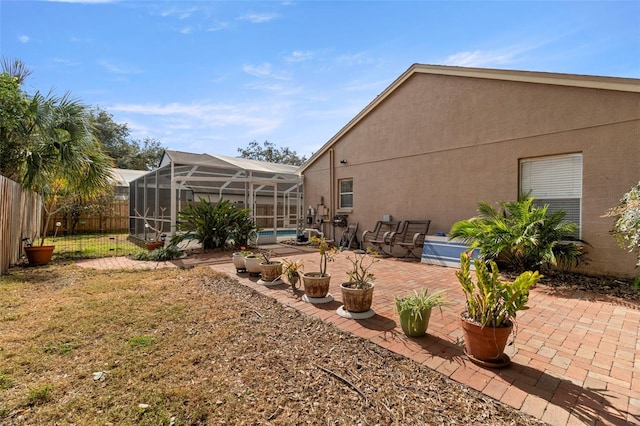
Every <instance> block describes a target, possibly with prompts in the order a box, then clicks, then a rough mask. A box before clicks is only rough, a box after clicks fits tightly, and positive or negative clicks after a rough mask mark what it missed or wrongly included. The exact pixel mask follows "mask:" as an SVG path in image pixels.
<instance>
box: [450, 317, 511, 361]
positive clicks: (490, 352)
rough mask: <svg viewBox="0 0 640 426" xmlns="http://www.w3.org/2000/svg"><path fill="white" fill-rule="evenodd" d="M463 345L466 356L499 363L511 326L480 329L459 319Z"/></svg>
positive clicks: (478, 326)
mask: <svg viewBox="0 0 640 426" xmlns="http://www.w3.org/2000/svg"><path fill="white" fill-rule="evenodd" d="M460 322H461V324H462V333H463V336H464V345H465V349H466V352H467V354H468V355H470V356H471V357H472V358H471V359H472V361H473V358H475V359H477V360H480V361H484V362H487V363H499V362H501V361H503V359H504V348H505V346H506V345H507V340H508V339H509V335H510V334H511V331H512V330H513V324H510V325H509V326H508V327H498V328H495V327H481V326H480V325H478V324H475V323H472V322H469V321H467V320H466V319H465V318H464V317H463V316H461V317H460Z"/></svg>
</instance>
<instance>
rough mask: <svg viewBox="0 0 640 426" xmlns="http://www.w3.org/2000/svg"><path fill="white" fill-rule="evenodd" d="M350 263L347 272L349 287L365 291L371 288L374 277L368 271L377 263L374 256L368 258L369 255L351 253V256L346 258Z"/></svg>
mask: <svg viewBox="0 0 640 426" xmlns="http://www.w3.org/2000/svg"><path fill="white" fill-rule="evenodd" d="M347 259H349V261H350V262H351V267H352V268H351V270H350V271H347V275H348V276H349V287H351V288H357V289H365V288H369V287H371V285H372V284H373V282H374V281H375V279H376V277H375V276H374V274H373V273H372V272H371V271H370V269H371V267H372V266H373V264H374V263H376V262H379V259H377V258H376V257H375V256H369V253H368V252H367V253H355V252H354V253H353V256H347Z"/></svg>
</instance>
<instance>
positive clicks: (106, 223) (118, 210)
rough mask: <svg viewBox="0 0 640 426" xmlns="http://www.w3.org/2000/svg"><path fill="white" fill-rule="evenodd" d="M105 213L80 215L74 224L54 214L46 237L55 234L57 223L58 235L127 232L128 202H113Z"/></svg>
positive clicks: (62, 216) (65, 216)
mask: <svg viewBox="0 0 640 426" xmlns="http://www.w3.org/2000/svg"><path fill="white" fill-rule="evenodd" d="M106 211H107V212H106V213H103V214H99V215H95V214H93V215H92V214H89V215H82V216H80V217H79V218H78V220H77V222H76V223H75V224H74V223H73V219H72V218H71V217H69V216H68V215H64V214H56V215H53V216H52V217H51V221H50V222H49V229H48V230H47V235H53V233H54V232H56V229H55V228H56V224H57V223H59V224H60V227H59V229H58V234H59V235H67V234H84V233H89V232H91V233H113V232H128V231H129V200H113V202H112V203H111V205H110V206H109V208H108V209H107V210H106Z"/></svg>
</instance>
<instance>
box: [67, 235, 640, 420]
mask: <svg viewBox="0 0 640 426" xmlns="http://www.w3.org/2000/svg"><path fill="white" fill-rule="evenodd" d="M274 251H275V254H274V258H281V257H287V258H289V259H297V258H301V259H303V260H304V265H305V270H306V271H313V270H317V269H318V260H319V256H318V254H317V253H315V252H311V253H310V252H309V251H308V250H307V249H303V248H299V247H294V246H279V247H278V248H275V250H274ZM347 254H348V253H341V254H340V255H339V256H338V257H337V259H336V261H335V262H332V263H330V264H329V267H328V271H329V273H330V274H331V275H332V281H331V288H330V293H331V294H332V295H333V296H334V298H335V300H334V301H333V302H331V303H328V304H324V305H313V304H310V303H305V302H304V301H302V300H301V298H300V297H301V295H302V294H303V293H302V292H299V293H298V294H294V293H293V292H292V291H291V290H290V289H289V287H288V286H286V285H280V286H275V287H266V286H264V285H260V284H258V283H257V281H258V278H256V277H249V276H248V274H246V273H245V274H237V273H236V270H235V268H234V266H233V264H232V263H231V258H230V257H224V258H215V259H214V258H210V259H207V258H206V257H200V256H196V257H195V258H187V259H184V260H182V261H178V262H160V263H158V262H137V261H132V260H129V259H127V258H111V259H97V260H89V261H81V262H78V264H79V265H80V266H84V267H92V268H98V269H106V268H125V269H126V268H138V269H139V268H157V267H176V266H177V265H178V266H192V265H195V264H208V265H211V267H213V268H215V269H216V270H220V271H224V272H227V273H229V274H230V275H232V276H236V277H237V278H238V280H239V281H240V282H241V283H242V284H244V285H247V286H249V287H251V288H253V289H255V290H256V291H258V292H260V293H262V294H265V295H267V296H269V297H272V298H274V299H277V300H278V301H279V302H281V303H283V304H285V305H288V306H291V307H293V308H295V309H298V310H300V311H302V312H304V313H306V314H308V315H312V316H315V317H317V318H320V319H322V320H323V321H327V322H330V323H332V324H334V325H335V326H337V327H339V328H341V329H343V330H346V331H349V332H352V333H354V334H356V335H358V336H361V337H363V338H366V339H369V340H371V341H372V342H374V343H376V344H378V345H380V346H382V347H384V348H387V349H389V350H391V351H394V352H397V353H399V354H402V355H404V356H407V357H409V358H411V359H413V360H415V361H416V362H419V363H421V364H424V365H426V366H428V367H430V368H432V369H434V370H436V371H439V372H440V373H442V374H444V375H446V376H449V377H450V378H451V379H453V380H456V381H458V382H460V383H464V384H466V385H468V386H470V387H472V388H474V389H476V390H478V391H480V392H482V393H484V394H485V395H487V396H490V397H492V398H494V399H496V400H498V401H501V402H503V403H505V404H508V405H510V406H512V407H514V408H516V409H519V410H521V411H523V412H525V413H527V414H530V415H532V416H535V417H537V418H539V419H541V420H543V421H545V422H547V423H549V424H552V425H582V424H586V425H640V304H638V303H629V302H626V301H623V300H620V299H615V298H608V297H604V296H597V295H593V294H591V293H585V292H581V291H556V290H554V289H551V288H548V287H546V286H543V285H538V286H537V287H536V288H534V289H533V290H532V292H531V296H530V299H529V306H530V309H529V310H527V311H523V312H519V313H518V324H517V334H516V337H515V340H514V342H513V344H511V345H509V346H508V347H507V350H506V353H507V354H508V355H509V356H510V357H511V360H512V364H511V366H509V367H508V368H505V369H501V370H491V369H485V368H481V367H478V366H476V365H475V364H472V363H471V362H469V361H468V360H467V359H466V357H465V356H464V352H463V343H462V332H461V330H460V325H459V314H460V312H461V311H462V310H463V308H464V298H463V295H462V291H461V290H460V288H459V285H458V281H457V279H456V278H455V275H454V273H455V269H453V268H444V267H439V266H431V265H425V264H421V263H419V262H418V261H415V262H406V261H401V260H396V259H381V261H380V262H378V263H377V264H375V265H374V266H373V268H372V269H373V272H374V273H375V275H376V278H377V280H376V282H375V284H376V288H375V291H374V298H373V306H372V308H373V310H374V311H375V316H374V317H372V318H370V319H366V320H351V319H345V318H342V317H340V316H338V315H337V314H336V309H337V308H338V307H339V306H340V305H341V302H340V300H341V294H340V283H341V282H343V281H345V280H346V274H345V271H347V270H348V269H349V268H350V264H349V263H348V260H347V259H346V256H347ZM425 287H427V288H429V289H433V290H437V289H445V290H447V295H448V300H449V301H450V302H452V306H449V307H445V308H444V309H443V313H442V315H440V312H439V311H438V310H434V311H433V314H432V316H431V320H430V323H429V328H428V330H427V332H428V335H427V336H426V337H423V338H408V337H406V336H405V335H404V334H403V333H402V330H401V329H400V325H399V320H398V316H397V313H396V311H395V305H394V302H393V298H394V296H400V295H404V294H406V293H409V292H412V291H413V290H419V291H420V290H422V289H423V288H425Z"/></svg>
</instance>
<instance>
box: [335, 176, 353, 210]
mask: <svg viewBox="0 0 640 426" xmlns="http://www.w3.org/2000/svg"><path fill="white" fill-rule="evenodd" d="M338 182H339V185H340V207H339V208H341V209H351V208H353V179H341V180H339V181H338Z"/></svg>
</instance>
